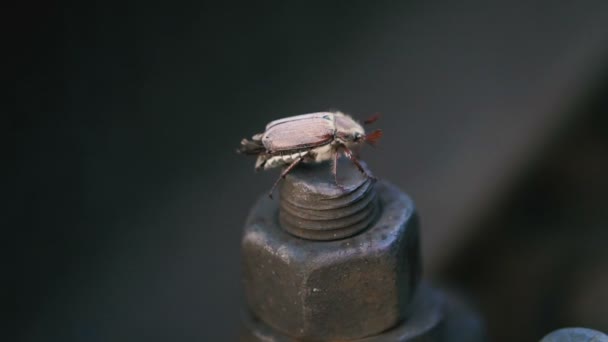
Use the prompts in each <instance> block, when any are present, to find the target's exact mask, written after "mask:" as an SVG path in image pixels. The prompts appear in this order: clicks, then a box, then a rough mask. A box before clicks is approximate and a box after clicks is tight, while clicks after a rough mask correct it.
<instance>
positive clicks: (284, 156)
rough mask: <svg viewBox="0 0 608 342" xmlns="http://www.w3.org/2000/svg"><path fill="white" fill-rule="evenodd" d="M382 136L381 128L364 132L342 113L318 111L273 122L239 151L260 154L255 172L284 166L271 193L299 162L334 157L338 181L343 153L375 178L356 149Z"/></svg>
mask: <svg viewBox="0 0 608 342" xmlns="http://www.w3.org/2000/svg"><path fill="white" fill-rule="evenodd" d="M378 118H379V116H378V115H374V116H372V117H371V118H369V119H367V120H365V121H364V123H365V124H369V123H372V122H374V121H376V120H377V119H378ZM380 137H382V130H379V129H377V130H375V131H373V132H371V133H369V134H366V133H365V130H364V129H363V126H361V124H359V123H358V122H357V121H355V120H354V119H353V118H351V117H350V116H349V115H346V114H344V113H342V112H318V113H310V114H302V115H296V116H290V117H286V118H282V119H278V120H274V121H271V122H270V123H268V125H266V130H265V131H264V132H263V133H258V134H256V135H254V136H253V137H252V138H251V140H248V139H243V140H242V141H241V145H240V146H239V148H238V149H237V152H238V153H241V154H246V155H255V156H257V161H256V163H255V169H256V171H258V170H261V169H265V170H266V169H271V168H275V167H285V169H284V170H283V171H282V172H281V175H280V176H279V178H278V179H277V180H276V181H275V183H274V184H273V186H272V188H271V189H270V193H269V194H268V196H269V197H270V198H272V193H273V191H274V189H275V188H276V187H277V185H278V184H279V182H280V181H281V179H283V178H285V176H287V174H288V173H289V172H290V171H291V170H293V169H294V168H295V167H296V166H297V165H298V164H299V163H321V162H324V161H329V160H331V161H332V162H333V165H332V174H333V176H334V181H335V183H336V185H337V186H338V187H340V188H341V186H340V184H338V180H337V159H338V157H339V155H340V154H341V153H342V154H344V155H345V156H346V157H347V158H348V159H350V160H351V161H352V162H353V164H355V166H356V167H357V168H358V169H359V171H361V172H362V173H363V174H365V175H366V176H367V177H368V178H372V179H373V178H374V177H373V176H372V175H371V174H369V173H368V171H367V170H365V168H363V166H362V165H361V163H360V162H359V160H358V159H357V156H356V155H355V154H354V152H353V150H354V151H358V148H359V146H360V145H361V144H363V143H369V144H371V145H374V144H375V143H376V142H377V141H378V139H380Z"/></svg>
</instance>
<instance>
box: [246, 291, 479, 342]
mask: <svg viewBox="0 0 608 342" xmlns="http://www.w3.org/2000/svg"><path fill="white" fill-rule="evenodd" d="M408 312H409V314H408V317H407V319H406V320H405V321H403V322H401V323H400V324H399V325H397V326H396V327H394V328H392V329H389V330H387V331H384V332H381V333H380V334H377V335H374V336H370V337H366V338H362V339H353V340H349V341H352V342H431V341H433V342H483V341H485V332H484V329H483V324H482V322H481V320H480V319H479V318H478V316H477V315H476V314H475V313H474V312H473V311H472V310H471V309H470V308H469V307H467V306H466V305H464V304H463V303H462V302H459V301H454V300H453V298H450V297H448V296H445V295H444V294H442V293H441V292H439V291H437V290H434V289H433V288H431V287H429V286H428V285H427V284H425V283H424V282H423V283H422V284H421V285H420V287H419V289H418V290H417V291H416V294H415V296H414V298H413V299H412V303H411V306H410V308H409V310H408ZM243 322H244V326H243V328H244V329H243V330H242V331H241V336H240V340H241V342H260V341H264V342H293V341H296V340H297V339H294V338H293V337H291V336H288V335H285V334H283V333H281V332H278V331H277V330H276V329H272V328H271V327H270V326H268V325H267V324H265V323H264V322H262V321H260V320H259V319H257V318H255V317H254V316H253V315H251V314H249V313H247V312H244V314H243ZM306 341H309V340H306ZM324 341H325V339H324Z"/></svg>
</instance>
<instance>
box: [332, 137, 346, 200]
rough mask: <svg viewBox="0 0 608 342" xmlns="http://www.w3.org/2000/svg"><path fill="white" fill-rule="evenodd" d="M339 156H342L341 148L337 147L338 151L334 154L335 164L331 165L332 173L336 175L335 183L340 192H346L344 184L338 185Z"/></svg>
mask: <svg viewBox="0 0 608 342" xmlns="http://www.w3.org/2000/svg"><path fill="white" fill-rule="evenodd" d="M339 156H340V146H337V147H336V150H335V152H334V159H333V164H332V165H331V173H332V174H333V175H334V182H335V183H336V186H337V187H338V188H340V190H343V191H344V190H346V189H344V187H343V186H342V184H340V183H338V157H339Z"/></svg>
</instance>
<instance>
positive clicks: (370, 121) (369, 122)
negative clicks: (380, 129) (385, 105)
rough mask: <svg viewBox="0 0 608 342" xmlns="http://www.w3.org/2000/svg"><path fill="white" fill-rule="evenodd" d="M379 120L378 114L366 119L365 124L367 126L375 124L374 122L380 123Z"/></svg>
mask: <svg viewBox="0 0 608 342" xmlns="http://www.w3.org/2000/svg"><path fill="white" fill-rule="evenodd" d="M378 119H380V113H376V114H374V115H372V116H370V117H369V118H367V119H365V121H363V124H365V125H369V124H373V123H374V122H376V121H378Z"/></svg>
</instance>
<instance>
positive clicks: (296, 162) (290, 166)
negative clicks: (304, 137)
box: [268, 156, 304, 199]
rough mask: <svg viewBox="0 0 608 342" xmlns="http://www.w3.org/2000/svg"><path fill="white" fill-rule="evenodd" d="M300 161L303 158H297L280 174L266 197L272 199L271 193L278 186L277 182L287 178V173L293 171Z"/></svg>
mask: <svg viewBox="0 0 608 342" xmlns="http://www.w3.org/2000/svg"><path fill="white" fill-rule="evenodd" d="M302 159H304V156H301V157H298V158H297V159H296V160H294V161H293V162H292V163H291V164H289V165H288V166H287V167H286V168H285V169H284V170H283V171H282V172H281V175H280V176H279V178H277V180H276V181H275V182H274V184H273V185H272V188H271V189H270V192H269V193H268V197H270V198H271V199H272V193H273V192H274V189H275V188H276V187H277V185H279V182H281V179H284V178H285V176H287V174H288V173H289V172H291V170H293V168H294V167H296V165H298V164H299V163H300V162H301V161H302Z"/></svg>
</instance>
